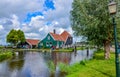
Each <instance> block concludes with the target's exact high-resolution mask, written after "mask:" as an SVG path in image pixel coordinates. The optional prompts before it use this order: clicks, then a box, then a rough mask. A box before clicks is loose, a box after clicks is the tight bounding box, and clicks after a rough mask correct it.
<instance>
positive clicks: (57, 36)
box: [50, 32, 63, 41]
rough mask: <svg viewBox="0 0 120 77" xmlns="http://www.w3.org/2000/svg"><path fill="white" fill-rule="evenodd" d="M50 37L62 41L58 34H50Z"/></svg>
mask: <svg viewBox="0 0 120 77" xmlns="http://www.w3.org/2000/svg"><path fill="white" fill-rule="evenodd" d="M50 35H51V36H52V37H53V38H54V40H57V41H63V39H62V37H61V36H60V35H59V34H54V33H51V32H50Z"/></svg>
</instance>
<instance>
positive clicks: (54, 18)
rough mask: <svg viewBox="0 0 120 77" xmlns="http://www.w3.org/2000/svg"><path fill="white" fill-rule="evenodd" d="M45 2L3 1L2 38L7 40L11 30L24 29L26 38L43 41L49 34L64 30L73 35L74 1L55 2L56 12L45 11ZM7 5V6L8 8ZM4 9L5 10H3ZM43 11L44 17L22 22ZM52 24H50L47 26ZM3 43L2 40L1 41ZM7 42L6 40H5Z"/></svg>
mask: <svg viewBox="0 0 120 77" xmlns="http://www.w3.org/2000/svg"><path fill="white" fill-rule="evenodd" d="M44 1H45V0H15V1H13V0H3V1H1V2H0V9H1V12H0V30H2V31H3V33H2V32H1V33H0V38H1V39H5V37H6V35H7V33H8V32H9V31H10V30H11V29H13V28H14V29H22V30H23V31H24V33H25V36H26V38H34V39H40V40H41V39H43V38H44V37H45V36H46V35H47V33H49V32H53V30H54V29H56V33H58V34H59V33H62V32H63V31H64V30H66V31H68V32H69V33H70V34H73V32H72V29H71V26H70V20H69V17H70V13H69V12H70V10H71V4H72V1H73V0H66V1H64V0H53V2H54V7H55V9H54V10H51V9H48V10H47V11H43V9H44V8H45V7H43V3H44ZM6 5H7V6H6ZM3 8H4V9H3ZM37 11H42V12H43V16H35V17H32V18H31V21H30V22H29V23H25V22H22V20H24V19H25V18H26V14H27V13H30V12H37ZM48 22H50V24H49V25H48V24H46V23H48ZM0 41H1V40H0ZM4 41H5V40H4Z"/></svg>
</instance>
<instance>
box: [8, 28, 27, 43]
mask: <svg viewBox="0 0 120 77" xmlns="http://www.w3.org/2000/svg"><path fill="white" fill-rule="evenodd" d="M6 38H7V42H8V43H11V44H13V45H16V44H17V43H18V42H25V36H24V32H23V31H21V30H14V29H12V30H11V31H10V32H9V33H8V35H7V37H6Z"/></svg>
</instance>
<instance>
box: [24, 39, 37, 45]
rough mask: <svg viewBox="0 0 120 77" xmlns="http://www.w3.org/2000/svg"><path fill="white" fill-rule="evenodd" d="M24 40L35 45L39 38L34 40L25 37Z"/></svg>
mask: <svg viewBox="0 0 120 77" xmlns="http://www.w3.org/2000/svg"><path fill="white" fill-rule="evenodd" d="M26 42H28V43H29V44H31V45H37V44H38V42H39V40H35V39H26Z"/></svg>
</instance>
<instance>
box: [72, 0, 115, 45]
mask: <svg viewBox="0 0 120 77" xmlns="http://www.w3.org/2000/svg"><path fill="white" fill-rule="evenodd" d="M72 8H73V10H72V11H71V22H72V23H71V25H72V29H73V30H74V31H75V35H77V36H80V35H82V36H85V37H87V40H88V41H92V42H94V44H96V45H103V42H104V41H106V40H108V41H112V39H113V26H112V22H111V17H110V15H109V12H108V0H102V1H101V0H74V2H73V7H72Z"/></svg>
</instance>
